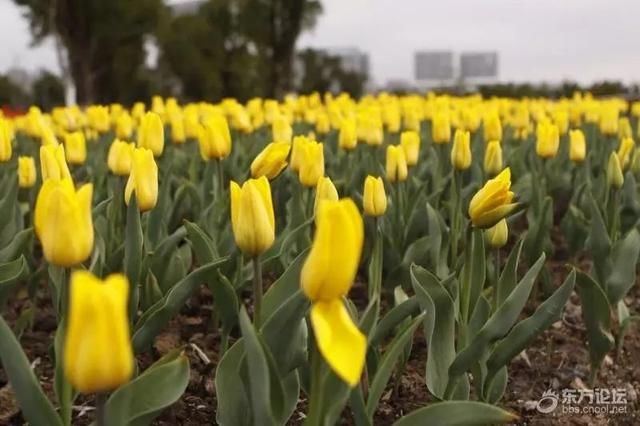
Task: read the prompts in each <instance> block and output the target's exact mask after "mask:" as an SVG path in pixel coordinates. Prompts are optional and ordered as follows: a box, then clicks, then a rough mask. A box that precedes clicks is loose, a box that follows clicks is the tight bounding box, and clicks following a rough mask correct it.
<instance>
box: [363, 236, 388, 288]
mask: <svg viewBox="0 0 640 426" xmlns="http://www.w3.org/2000/svg"><path fill="white" fill-rule="evenodd" d="M383 241H384V239H383V237H382V232H381V231H380V229H376V238H375V243H374V245H373V251H372V253H371V260H370V261H369V282H368V288H367V290H368V294H369V300H372V299H375V298H378V297H379V295H380V292H381V291H382V261H383V257H382V243H383Z"/></svg>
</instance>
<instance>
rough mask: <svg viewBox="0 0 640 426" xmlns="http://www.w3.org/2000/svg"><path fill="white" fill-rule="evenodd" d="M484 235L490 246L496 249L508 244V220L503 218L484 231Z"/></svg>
mask: <svg viewBox="0 0 640 426" xmlns="http://www.w3.org/2000/svg"><path fill="white" fill-rule="evenodd" d="M484 237H485V241H486V242H487V244H488V245H489V247H491V248H494V249H499V248H502V247H503V246H504V245H505V244H507V240H508V239H509V227H508V226H507V220H506V219H502V220H501V221H500V222H498V223H496V224H495V225H493V226H492V227H491V228H489V229H486V230H485V231H484Z"/></svg>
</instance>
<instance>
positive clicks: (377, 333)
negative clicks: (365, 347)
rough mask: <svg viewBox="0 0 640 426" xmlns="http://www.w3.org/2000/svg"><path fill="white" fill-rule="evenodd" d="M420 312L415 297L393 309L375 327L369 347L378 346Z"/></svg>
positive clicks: (370, 337)
mask: <svg viewBox="0 0 640 426" xmlns="http://www.w3.org/2000/svg"><path fill="white" fill-rule="evenodd" d="M419 312H420V304H419V302H418V299H417V298H416V297H415V296H414V297H411V298H409V299H408V300H407V301H406V302H402V303H401V304H399V305H398V306H394V307H393V308H391V310H390V311H389V312H387V314H386V315H385V316H384V317H382V319H381V320H380V322H378V324H377V325H376V326H375V327H374V329H373V333H372V334H371V335H369V346H371V347H375V346H377V345H378V344H379V343H380V342H382V340H383V339H385V338H386V337H387V335H389V333H391V332H393V330H395V328H396V327H397V326H398V325H399V324H400V323H402V322H403V321H404V320H405V319H406V318H411V317H412V316H414V315H417V314H418V313H419Z"/></svg>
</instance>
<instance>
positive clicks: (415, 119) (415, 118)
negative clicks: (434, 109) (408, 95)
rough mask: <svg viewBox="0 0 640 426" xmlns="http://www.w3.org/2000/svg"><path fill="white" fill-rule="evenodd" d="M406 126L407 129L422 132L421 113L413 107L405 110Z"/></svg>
mask: <svg viewBox="0 0 640 426" xmlns="http://www.w3.org/2000/svg"><path fill="white" fill-rule="evenodd" d="M404 128H405V130H407V131H414V132H418V133H420V115H419V113H418V111H417V110H416V109H414V108H411V109H408V110H406V111H405V113H404Z"/></svg>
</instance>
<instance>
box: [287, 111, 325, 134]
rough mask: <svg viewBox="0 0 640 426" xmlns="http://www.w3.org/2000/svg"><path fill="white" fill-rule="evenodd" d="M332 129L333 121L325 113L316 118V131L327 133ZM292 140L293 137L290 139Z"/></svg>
mask: <svg viewBox="0 0 640 426" xmlns="http://www.w3.org/2000/svg"><path fill="white" fill-rule="evenodd" d="M330 130H331V121H330V120H329V116H328V115H327V114H325V113H322V114H319V115H318V117H317V118H316V132H318V133H319V134H321V135H326V134H327V133H329V131H330ZM289 140H291V139H289Z"/></svg>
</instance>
